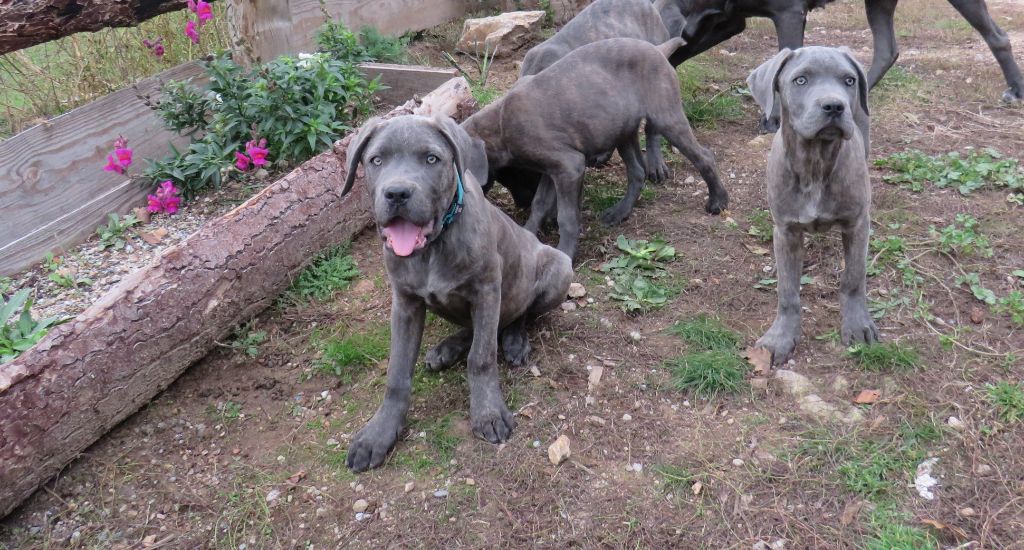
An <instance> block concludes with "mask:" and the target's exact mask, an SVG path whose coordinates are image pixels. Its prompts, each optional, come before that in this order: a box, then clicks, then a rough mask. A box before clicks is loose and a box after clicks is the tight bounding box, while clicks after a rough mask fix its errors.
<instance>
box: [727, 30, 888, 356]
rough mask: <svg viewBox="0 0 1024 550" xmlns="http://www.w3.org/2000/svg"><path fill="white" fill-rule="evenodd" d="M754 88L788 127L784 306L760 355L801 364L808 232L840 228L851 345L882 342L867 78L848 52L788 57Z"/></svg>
mask: <svg viewBox="0 0 1024 550" xmlns="http://www.w3.org/2000/svg"><path fill="white" fill-rule="evenodd" d="M747 84H748V85H749V86H750V91H751V93H752V94H753V96H754V99H755V100H756V101H757V103H758V105H760V107H761V108H762V109H764V111H765V112H768V113H770V112H772V109H773V107H778V108H779V112H780V113H781V125H782V128H781V131H780V132H779V133H777V134H775V140H774V141H773V142H772V149H771V153H770V155H769V157H768V204H769V206H770V207H771V211H772V218H773V220H774V222H775V231H774V247H775V261H776V263H777V265H778V281H779V283H778V290H779V306H778V313H777V315H776V317H775V322H774V323H772V326H771V328H769V329H768V332H766V333H765V334H764V336H762V337H761V339H760V340H758V341H757V344H756V345H757V346H759V347H765V348H768V349H769V350H771V352H772V364H776V365H778V364H782V363H784V362H786V361H787V360H788V359H789V357H790V356H791V355H792V353H793V348H795V347H796V344H797V342H799V340H800V273H801V270H802V268H803V251H804V232H806V231H812V232H823V231H826V230H828V229H829V228H831V227H832V226H836V227H837V228H838V229H839V230H840V231H841V232H842V235H843V254H844V261H845V268H844V270H843V276H842V281H841V283H840V285H839V302H840V311H841V315H842V338H843V343H844V344H850V343H857V342H863V343H873V342H876V341H877V340H878V329H877V328H875V323H874V321H872V319H871V314H870V313H869V312H868V308H867V299H866V296H865V294H866V286H867V280H866V271H865V263H866V259H867V252H868V232H869V230H870V229H871V215H870V212H871V181H870V180H869V178H868V166H867V155H866V149H865V143H866V136H867V133H868V100H867V81H866V79H865V78H864V69H863V68H861V66H860V64H859V63H857V60H855V59H854V58H853V56H852V55H851V54H850V52H849V50H846V49H845V48H844V49H835V48H823V47H808V48H800V49H797V50H789V49H785V50H782V51H781V52H779V53H778V54H777V55H776V56H775V57H773V58H772V59H770V60H768V61H767V62H765V63H764V64H763V65H761V66H760V67H758V68H757V69H755V70H754V72H752V73H751V74H750V77H749V78H747Z"/></svg>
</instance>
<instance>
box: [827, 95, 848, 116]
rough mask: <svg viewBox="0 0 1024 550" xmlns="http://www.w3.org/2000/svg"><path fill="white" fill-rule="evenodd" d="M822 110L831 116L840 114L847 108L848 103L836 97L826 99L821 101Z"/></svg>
mask: <svg viewBox="0 0 1024 550" xmlns="http://www.w3.org/2000/svg"><path fill="white" fill-rule="evenodd" d="M821 110H822V111H825V114H827V115H831V116H839V115H841V114H843V111H845V110H846V104H845V103H843V102H842V101H839V100H836V99H825V100H824V101H822V102H821Z"/></svg>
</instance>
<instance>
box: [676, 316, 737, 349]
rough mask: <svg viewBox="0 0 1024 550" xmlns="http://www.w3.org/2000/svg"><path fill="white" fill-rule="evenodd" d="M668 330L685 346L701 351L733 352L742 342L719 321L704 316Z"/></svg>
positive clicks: (677, 324) (692, 318) (680, 322)
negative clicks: (685, 344)
mask: <svg viewBox="0 0 1024 550" xmlns="http://www.w3.org/2000/svg"><path fill="white" fill-rule="evenodd" d="M668 330H669V332H671V333H672V334H675V335H676V336H679V337H680V338H682V339H683V341H684V342H686V343H687V344H689V345H691V346H694V347H696V348H698V349H702V350H721V351H725V350H735V349H736V346H738V345H739V343H740V341H741V340H742V338H741V337H740V335H739V334H737V333H736V332H734V331H732V330H730V329H729V327H726V326H725V325H723V324H722V322H721V321H719V320H718V319H713V318H711V317H708V316H707V315H704V314H701V315H698V316H696V317H691V318H690V319H687V320H685V321H677V322H676V323H675V324H673V325H672V326H671V327H670V328H669V329H668Z"/></svg>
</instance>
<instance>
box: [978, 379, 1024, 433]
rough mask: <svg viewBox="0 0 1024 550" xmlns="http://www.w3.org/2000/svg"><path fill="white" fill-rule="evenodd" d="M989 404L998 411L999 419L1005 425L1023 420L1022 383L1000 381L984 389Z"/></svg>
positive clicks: (1023, 387) (1023, 394)
mask: <svg viewBox="0 0 1024 550" xmlns="http://www.w3.org/2000/svg"><path fill="white" fill-rule="evenodd" d="M985 389H986V396H987V397H988V400H989V402H990V403H992V405H993V406H995V407H996V409H998V411H997V412H998V414H999V419H1000V420H1002V421H1003V422H1006V423H1007V424H1011V423H1014V422H1018V421H1020V420H1024V383H1017V384H1011V383H1010V382H1006V381H1002V382H999V383H997V384H989V385H987V386H986V387H985Z"/></svg>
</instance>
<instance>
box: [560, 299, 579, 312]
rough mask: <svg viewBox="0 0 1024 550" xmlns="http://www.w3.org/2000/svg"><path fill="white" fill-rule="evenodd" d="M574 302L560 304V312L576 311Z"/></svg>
mask: <svg viewBox="0 0 1024 550" xmlns="http://www.w3.org/2000/svg"><path fill="white" fill-rule="evenodd" d="M576 307H577V306H576V302H573V301H568V302H562V311H576Z"/></svg>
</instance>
